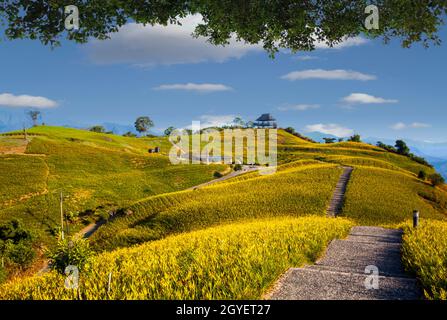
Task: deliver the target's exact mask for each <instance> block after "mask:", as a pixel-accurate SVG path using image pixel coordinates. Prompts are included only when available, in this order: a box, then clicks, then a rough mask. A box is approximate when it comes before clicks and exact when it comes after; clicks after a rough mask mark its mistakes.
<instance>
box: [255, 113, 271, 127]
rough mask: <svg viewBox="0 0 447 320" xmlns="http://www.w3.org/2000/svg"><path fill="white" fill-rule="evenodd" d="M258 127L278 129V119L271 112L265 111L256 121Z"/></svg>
mask: <svg viewBox="0 0 447 320" xmlns="http://www.w3.org/2000/svg"><path fill="white" fill-rule="evenodd" d="M254 126H255V127H257V128H274V129H276V127H277V124H276V119H275V118H273V116H272V115H271V114H270V113H264V114H263V115H261V116H260V117H259V118H258V119H256V122H255V123H254Z"/></svg>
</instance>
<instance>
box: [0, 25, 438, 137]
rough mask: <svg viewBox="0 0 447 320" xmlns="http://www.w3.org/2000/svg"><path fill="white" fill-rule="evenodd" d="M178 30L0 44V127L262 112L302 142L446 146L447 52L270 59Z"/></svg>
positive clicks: (179, 123)
mask: <svg viewBox="0 0 447 320" xmlns="http://www.w3.org/2000/svg"><path fill="white" fill-rule="evenodd" d="M186 22H187V23H185V26H184V28H180V29H179V27H169V28H163V27H155V28H152V27H147V28H143V27H141V26H137V25H134V24H130V25H128V26H126V27H125V28H124V29H123V30H122V31H121V32H120V33H119V34H117V35H115V36H114V37H113V38H112V39H111V40H107V41H105V42H99V41H93V42H92V43H90V44H87V45H77V44H73V43H65V42H64V43H63V44H62V47H59V48H56V49H53V50H52V49H50V48H49V47H45V46H43V45H41V44H40V43H39V42H35V41H34V42H33V41H29V40H20V41H2V42H0V47H1V50H0V70H1V76H0V121H1V122H3V123H6V122H8V121H12V122H23V121H24V119H25V111H26V110H29V106H30V105H34V106H35V108H39V109H40V110H41V111H42V112H43V121H44V122H45V123H47V124H51V125H76V126H86V125H93V124H101V123H116V124H121V125H131V124H132V123H133V121H134V120H135V118H136V117H137V116H140V115H148V116H150V117H151V118H152V119H153V120H154V122H155V124H156V127H155V131H157V130H158V131H161V130H163V129H164V128H166V127H167V126H170V125H173V126H175V127H183V126H187V125H188V124H191V121H192V120H201V121H202V122H204V123H206V124H215V123H222V122H225V121H228V120H229V119H231V118H232V117H234V116H242V117H243V118H244V119H246V120H254V119H255V118H256V117H257V116H259V115H260V114H261V113H266V112H270V113H272V114H273V115H274V116H275V117H276V118H277V119H278V122H279V124H280V125H281V126H283V127H286V126H293V127H295V128H296V129H297V130H299V131H301V132H303V133H305V132H306V131H322V132H324V133H328V134H329V133H333V134H336V135H347V134H351V133H353V132H356V133H360V134H361V135H362V136H365V137H366V136H368V137H370V136H374V137H383V138H397V137H403V138H411V139H415V140H421V141H436V142H440V141H447V126H445V119H446V116H447V108H446V107H447V105H446V98H447V93H446V90H445V75H446V71H447V64H446V62H445V57H446V56H447V47H446V45H447V44H444V45H442V46H440V47H431V48H429V49H424V48H423V47H422V46H421V45H420V44H416V45H414V46H413V47H412V48H411V49H403V48H401V47H400V45H399V43H398V42H397V41H393V42H392V43H391V44H389V45H384V44H382V42H381V40H374V41H371V40H364V39H358V38H356V39H350V40H348V41H347V42H345V43H344V44H343V45H341V46H340V47H339V48H336V49H328V48H324V45H322V44H319V45H318V47H319V49H318V50H316V51H313V52H310V53H299V54H295V55H292V54H289V53H287V52H281V53H279V54H278V55H277V57H276V58H275V59H270V58H269V57H268V55H267V54H266V53H265V52H264V51H263V50H262V49H261V48H259V47H257V46H246V45H243V44H235V43H232V44H231V45H230V46H229V47H227V48H219V47H212V46H211V45H208V44H206V43H205V41H204V40H203V39H193V38H191V37H190V36H189V33H190V31H191V30H192V28H193V25H194V23H195V22H196V21H195V18H189V19H188V21H186ZM446 31H447V30H445V29H444V31H443V32H442V33H441V38H442V39H443V40H444V41H447V37H446V36H447V32H446ZM328 78H330V79H331V80H328ZM23 95H26V96H27V97H24V96H23Z"/></svg>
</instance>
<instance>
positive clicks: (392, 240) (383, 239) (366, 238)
mask: <svg viewBox="0 0 447 320" xmlns="http://www.w3.org/2000/svg"><path fill="white" fill-rule="evenodd" d="M346 240H349V241H356V242H369V243H376V242H385V243H397V244H399V243H400V242H401V237H388V236H368V235H366V236H365V235H360V234H357V235H353V234H351V235H349V236H348V238H347V239H346Z"/></svg>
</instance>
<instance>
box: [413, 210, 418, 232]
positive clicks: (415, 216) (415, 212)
mask: <svg viewBox="0 0 447 320" xmlns="http://www.w3.org/2000/svg"><path fill="white" fill-rule="evenodd" d="M418 225H419V211H417V210H414V211H413V228H417V227H418Z"/></svg>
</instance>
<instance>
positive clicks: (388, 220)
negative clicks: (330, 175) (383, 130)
mask: <svg viewBox="0 0 447 320" xmlns="http://www.w3.org/2000/svg"><path fill="white" fill-rule="evenodd" d="M413 210H419V211H420V212H421V214H422V217H423V218H424V219H446V212H447V193H446V192H444V191H443V190H441V189H438V188H434V187H432V186H430V185H428V184H427V183H425V182H422V181H421V180H418V179H417V178H415V177H413V176H410V175H408V174H403V173H400V172H397V171H391V170H387V169H381V168H373V167H361V166H357V167H355V169H354V172H353V173H352V177H351V181H350V182H349V184H348V189H347V192H346V198H345V204H344V207H343V216H345V217H347V218H350V219H352V220H354V221H355V222H356V223H358V224H360V225H384V226H396V225H398V224H399V223H401V222H403V221H405V220H407V219H409V218H411V217H412V213H413Z"/></svg>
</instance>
